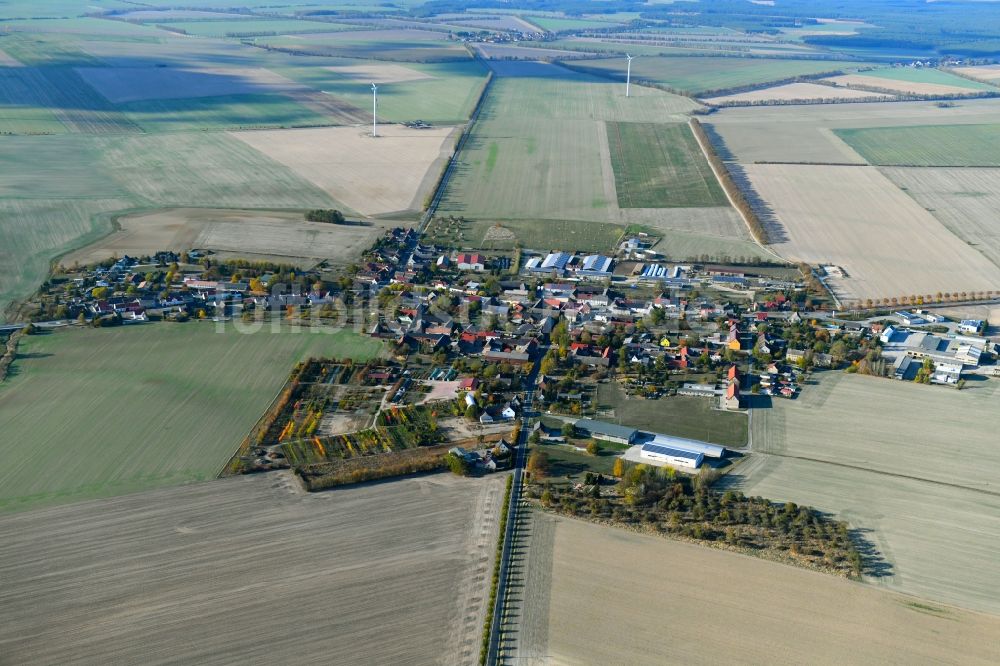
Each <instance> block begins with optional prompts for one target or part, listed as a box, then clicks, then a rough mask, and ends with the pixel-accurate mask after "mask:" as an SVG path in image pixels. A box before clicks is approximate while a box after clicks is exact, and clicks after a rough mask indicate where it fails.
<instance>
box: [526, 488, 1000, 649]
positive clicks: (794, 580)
mask: <svg viewBox="0 0 1000 666" xmlns="http://www.w3.org/2000/svg"><path fill="white" fill-rule="evenodd" d="M819 485H820V486H822V482H819ZM529 534H530V536H529V539H530V544H529V547H528V549H527V554H526V567H525V573H524V579H525V588H524V589H525V590H527V593H526V594H523V595H520V594H519V595H517V596H519V597H524V598H525V600H524V602H523V608H522V609H521V612H520V613H519V615H520V621H519V622H518V626H517V631H516V633H515V634H514V641H515V644H514V653H515V656H516V657H517V659H516V661H518V662H523V663H536V660H537V662H539V663H554V664H579V663H608V664H610V663H616V664H624V663H628V664H662V663H663V662H664V655H665V654H667V655H669V659H668V660H669V661H676V662H678V663H685V664H719V663H732V662H745V663H767V664H803V663H809V664H831V665H832V664H843V663H845V662H860V663H889V662H900V663H910V664H915V663H940V662H956V663H963V664H984V665H985V664H990V663H992V662H994V661H995V659H994V656H995V650H994V647H993V646H994V645H995V644H996V642H997V640H998V637H1000V620H998V619H997V618H995V617H991V616H987V615H980V614H978V613H970V612H967V611H961V610H957V609H954V608H950V607H943V606H938V605H935V604H928V603H924V602H922V601H920V600H919V599H915V598H913V597H908V596H903V595H897V594H891V593H887V592H885V591H883V590H877V589H872V588H868V587H865V586H864V585H860V584H858V583H854V582H851V581H847V580H844V579H842V578H837V577H834V576H831V575H827V574H822V573H817V572H814V571H807V570H804V569H798V568H795V567H790V566H787V565H782V564H777V563H775V562H768V561H765V560H761V559H757V558H753V557H747V556H745V555H741V554H737V553H731V552H725V551H721V550H715V549H712V548H706V547H702V546H697V545H694V544H688V543H681V542H678V541H671V540H669V539H665V538H663V537H656V536H646V535H641V534H636V533H633V532H631V531H626V530H622V529H617V528H613V527H605V526H601V525H593V524H588V523H586V522H584V521H579V520H573V519H569V518H561V517H560V518H556V517H553V516H549V515H544V514H541V515H540V514H537V513H533V517H532V522H531V529H530V531H529ZM981 568H982V566H981V565H980V566H977V567H976V569H981ZM666 569H669V570H671V571H673V570H677V571H684V572H686V573H685V575H684V576H666V575H656V572H660V573H662V572H664V571H665V570H666ZM595 600H600V602H599V603H597V602H595ZM636 609H642V611H641V612H636ZM708 626H723V627H726V630H725V631H721V632H714V633H713V634H712V637H711V640H706V639H705V631H706V627H708ZM664 627H669V628H670V636H669V640H667V639H665V637H664Z"/></svg>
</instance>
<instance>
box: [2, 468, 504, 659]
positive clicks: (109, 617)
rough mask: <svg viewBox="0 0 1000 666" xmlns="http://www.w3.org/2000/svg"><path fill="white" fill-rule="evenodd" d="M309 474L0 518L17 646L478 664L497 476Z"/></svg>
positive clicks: (44, 653)
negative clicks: (308, 478)
mask: <svg viewBox="0 0 1000 666" xmlns="http://www.w3.org/2000/svg"><path fill="white" fill-rule="evenodd" d="M296 484H297V482H296V481H295V480H294V479H293V478H291V477H290V476H287V475H285V474H258V475H252V476H244V477H236V478H229V479H222V480H218V481H211V482H207V483H201V484H197V485H192V486H188V487H185V488H177V489H164V490H157V491H153V492H147V493H141V494H136V495H131V496H129V497H122V498H118V499H114V500H102V501H94V502H82V503H77V504H74V505H71V506H67V507H61V508H57V509H51V510H41V511H33V512H29V513H25V514H19V515H7V516H0V529H2V530H3V533H4V534H6V535H7V538H5V539H4V540H3V544H2V546H0V563H2V564H0V576H2V577H3V579H4V581H5V584H4V586H3V591H2V592H0V599H2V602H3V603H2V604H0V643H2V644H3V645H4V658H5V661H6V660H9V661H10V662H11V663H28V662H37V663H50V664H57V663H70V662H74V661H78V662H91V663H122V664H124V663H133V664H134V663H143V664H169V663H178V662H183V663H198V664H226V663H234V662H235V663H254V662H259V661H267V662H270V663H281V664H306V663H328V662H330V661H331V659H333V657H332V655H335V659H334V660H335V661H337V662H339V663H350V664H357V663H374V664H462V665H466V664H475V663H477V661H478V657H479V645H480V640H481V637H482V629H483V621H484V616H485V610H486V605H487V600H488V596H489V595H488V594H487V592H488V587H489V575H490V572H491V567H492V564H493V556H494V552H495V549H496V539H497V532H498V515H499V510H500V504H501V499H502V497H503V477H502V476H494V477H492V478H486V479H461V478H458V477H455V476H452V475H447V474H437V475H433V476H424V477H421V478H415V479H403V480H399V481H393V482H391V483H379V484H375V485H367V486H359V487H353V488H343V489H338V490H336V491H331V492H326V493H316V494H305V493H303V492H302V491H301V490H298V487H297V485H296ZM39 544H44V545H45V548H44V552H45V558H44V560H40V559H39V558H38V552H39V550H38V548H39Z"/></svg>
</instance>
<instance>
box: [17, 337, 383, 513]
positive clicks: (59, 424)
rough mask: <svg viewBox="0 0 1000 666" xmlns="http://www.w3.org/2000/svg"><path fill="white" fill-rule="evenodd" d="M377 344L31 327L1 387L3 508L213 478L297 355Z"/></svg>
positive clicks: (361, 353) (365, 350)
mask: <svg viewBox="0 0 1000 666" xmlns="http://www.w3.org/2000/svg"><path fill="white" fill-rule="evenodd" d="M380 348H381V345H380V343H379V342H377V341H375V340H373V339H371V338H363V337H359V336H357V335H355V334H353V333H350V332H341V333H338V334H336V335H328V334H315V333H309V332H308V331H303V332H300V333H292V332H290V331H286V332H282V333H271V331H270V329H269V328H265V329H264V330H263V331H261V332H258V333H255V334H246V335H243V334H239V333H237V332H236V331H235V329H234V328H233V325H232V324H229V325H228V327H227V332H225V333H217V332H216V328H215V325H214V324H212V323H208V322H189V323H187V324H171V323H163V324H147V325H139V326H134V327H128V326H126V327H123V328H118V329H82V330H67V331H59V332H56V333H50V334H46V335H38V336H33V337H29V338H27V339H26V340H25V341H24V342H22V346H21V347H20V348H19V358H18V360H16V361H15V364H14V366H13V368H14V374H13V376H11V377H10V378H9V379H8V380H7V381H6V382H5V383H4V384H3V385H0V432H3V433H4V435H3V439H2V443H0V452H2V458H3V461H4V465H3V467H2V469H0V510H10V509H26V508H31V507H37V506H41V505H48V504H56V503H63V502H70V501H76V500H80V499H87V498H95V497H108V496H113V495H120V494H124V493H128V492H134V491H137V490H143V489H148V488H154V487H160V486H167V485H173V484H179V483H186V482H189V481H197V480H202V479H209V478H212V477H214V476H215V475H216V474H218V472H219V471H220V470H221V469H222V467H223V465H225V463H226V461H227V460H228V459H229V457H230V456H231V455H232V454H233V452H234V451H235V450H236V446H237V445H238V444H239V441H240V439H241V438H242V437H243V435H244V434H245V433H246V432H247V431H248V430H249V429H250V427H251V426H252V425H253V424H254V422H255V421H256V420H257V418H258V417H259V416H260V414H261V413H263V411H264V409H265V408H266V407H267V405H268V404H269V402H270V401H271V399H272V398H273V397H274V396H275V394H276V393H277V392H278V390H280V388H281V386H282V383H283V382H284V380H285V378H286V377H287V376H288V373H289V371H290V370H291V368H292V366H293V365H294V363H295V362H296V361H298V360H300V359H304V358H306V357H308V356H311V355H328V356H349V357H351V358H354V359H355V360H364V359H367V358H370V357H371V356H373V355H375V354H377V353H378V352H379V350H380Z"/></svg>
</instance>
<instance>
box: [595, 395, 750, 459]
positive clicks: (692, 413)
mask: <svg viewBox="0 0 1000 666" xmlns="http://www.w3.org/2000/svg"><path fill="white" fill-rule="evenodd" d="M597 402H598V404H599V405H600V406H601V407H602V408H607V407H609V408H612V409H614V413H615V416H614V422H615V423H622V424H623V425H627V426H631V427H633V428H638V429H640V430H644V431H649V432H658V433H662V434H665V435H674V436H676V437H686V438H688V439H696V440H701V441H704V442H712V443H713V444H722V445H723V446H735V447H741V446H746V443H747V416H746V414H741V413H739V412H725V411H721V410H719V409H716V408H717V407H718V401H717V400H715V399H711V398H698V397H692V396H686V395H676V396H671V397H667V398H660V399H659V400H645V399H642V398H630V397H627V396H626V395H625V393H624V392H623V391H622V390H621V389H620V388H619V387H618V386H617V385H616V384H601V385H600V386H599V387H598V392H597Z"/></svg>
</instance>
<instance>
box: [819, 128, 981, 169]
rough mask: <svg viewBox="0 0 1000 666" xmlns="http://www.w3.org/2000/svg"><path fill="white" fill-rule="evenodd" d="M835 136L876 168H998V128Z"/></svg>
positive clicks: (890, 130)
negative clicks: (876, 166) (877, 166)
mask: <svg viewBox="0 0 1000 666" xmlns="http://www.w3.org/2000/svg"><path fill="white" fill-rule="evenodd" d="M837 136H839V137H840V138H841V139H843V140H844V141H846V142H847V143H848V144H849V145H850V146H851V147H852V148H853V149H854V150H856V151H858V153H859V154H860V155H862V156H863V157H864V158H865V159H866V160H868V162H869V163H870V164H876V165H879V166H944V167H947V166H953V167H970V166H984V167H988V166H1000V125H997V124H991V125H918V126H914V127H873V128H870V129H841V130H837Z"/></svg>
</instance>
